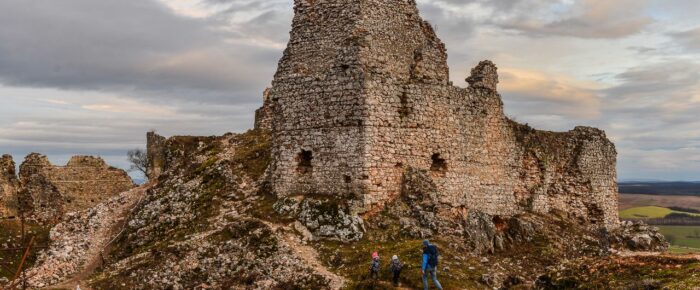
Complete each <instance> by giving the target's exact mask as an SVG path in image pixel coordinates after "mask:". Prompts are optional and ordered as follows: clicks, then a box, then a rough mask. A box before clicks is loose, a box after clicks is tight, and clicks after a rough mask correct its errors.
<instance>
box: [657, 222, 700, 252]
mask: <svg viewBox="0 0 700 290" xmlns="http://www.w3.org/2000/svg"><path fill="white" fill-rule="evenodd" d="M658 228H659V231H660V232H661V233H662V234H663V235H664V236H666V238H667V239H668V240H670V241H671V242H672V243H673V245H676V246H682V247H691V248H700V227H697V226H658Z"/></svg>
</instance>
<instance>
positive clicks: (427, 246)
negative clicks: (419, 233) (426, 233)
mask: <svg viewBox="0 0 700 290" xmlns="http://www.w3.org/2000/svg"><path fill="white" fill-rule="evenodd" d="M439 255H440V254H439V253H438V249H437V247H436V246H435V245H433V244H431V243H430V241H428V240H424V241H423V265H422V267H421V269H422V271H423V289H424V290H428V289H429V287H428V275H430V276H432V278H433V283H435V287H437V288H438V289H440V290H442V286H441V285H440V281H438V279H437V266H438V256H439Z"/></svg>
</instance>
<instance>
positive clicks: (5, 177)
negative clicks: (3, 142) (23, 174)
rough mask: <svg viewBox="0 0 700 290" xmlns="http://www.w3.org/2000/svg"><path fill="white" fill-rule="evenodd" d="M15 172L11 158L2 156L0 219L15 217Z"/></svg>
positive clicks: (16, 188)
mask: <svg viewBox="0 0 700 290" xmlns="http://www.w3.org/2000/svg"><path fill="white" fill-rule="evenodd" d="M15 171H16V169H15V162H14V160H13V159H12V156H10V155H3V156H2V157H1V158H0V217H13V216H15V215H17V193H18V191H19V180H18V179H17V174H16V172H15Z"/></svg>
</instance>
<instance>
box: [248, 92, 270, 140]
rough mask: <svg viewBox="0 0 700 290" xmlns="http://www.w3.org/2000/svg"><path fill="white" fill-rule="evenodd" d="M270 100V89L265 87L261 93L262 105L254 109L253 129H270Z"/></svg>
mask: <svg viewBox="0 0 700 290" xmlns="http://www.w3.org/2000/svg"><path fill="white" fill-rule="evenodd" d="M272 114H273V112H272V100H271V99H270V89H265V92H264V93H263V105H262V107H260V109H257V110H255V126H254V127H253V128H254V129H255V130H265V131H271V130H272Z"/></svg>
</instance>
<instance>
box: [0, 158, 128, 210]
mask: <svg viewBox="0 0 700 290" xmlns="http://www.w3.org/2000/svg"><path fill="white" fill-rule="evenodd" d="M1 164H2V176H0V189H1V190H2V191H0V193H2V194H0V197H2V199H1V200H0V208H1V209H2V215H3V216H4V217H12V216H16V215H17V214H18V213H19V211H20V210H21V211H23V212H24V213H25V214H26V216H27V217H29V218H31V219H35V220H38V221H41V222H53V221H57V220H58V219H60V217H61V216H62V215H63V214H64V213H65V212H73V211H79V210H83V209H86V208H90V207H93V206H95V205H97V204H98V203H100V202H102V201H104V200H106V199H108V198H110V197H112V196H114V195H116V194H119V193H120V192H123V191H126V190H129V189H131V188H133V187H134V183H133V181H132V180H131V178H130V177H129V175H128V174H127V173H126V172H125V171H124V170H121V169H117V168H114V167H111V166H108V165H107V164H106V163H105V162H104V160H102V159H101V158H99V157H91V156H74V157H72V158H71V159H70V161H69V162H68V164H67V165H66V166H55V165H52V164H51V163H50V162H49V160H48V158H46V156H44V155H41V154H38V153H32V154H30V155H28V156H27V157H26V158H25V160H24V162H22V164H21V165H20V170H19V175H16V174H15V168H14V167H15V163H14V162H13V161H12V157H11V156H9V155H5V156H3V158H2V159H1Z"/></svg>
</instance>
